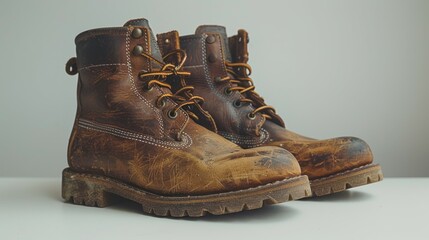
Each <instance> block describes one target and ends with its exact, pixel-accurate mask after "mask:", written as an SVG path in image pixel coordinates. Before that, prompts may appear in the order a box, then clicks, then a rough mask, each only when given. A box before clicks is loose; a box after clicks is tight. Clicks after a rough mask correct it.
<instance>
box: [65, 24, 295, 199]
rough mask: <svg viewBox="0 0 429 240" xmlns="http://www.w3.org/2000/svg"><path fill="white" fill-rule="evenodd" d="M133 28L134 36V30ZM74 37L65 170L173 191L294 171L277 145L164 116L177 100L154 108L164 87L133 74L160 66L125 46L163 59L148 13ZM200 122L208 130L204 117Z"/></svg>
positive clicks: (239, 184)
mask: <svg viewBox="0 0 429 240" xmlns="http://www.w3.org/2000/svg"><path fill="white" fill-rule="evenodd" d="M136 28H138V29H140V30H141V31H142V35H141V37H138V38H136V37H134V36H133V34H132V33H133V31H134V30H135V29H136ZM75 43H76V49H77V50H76V52H77V68H78V74H79V75H78V76H79V77H78V89H77V99H78V108H77V113H76V119H75V123H74V126H73V130H72V133H71V137H70V141H69V146H68V163H69V166H70V168H71V169H72V170H74V171H77V172H81V173H91V174H98V175H101V176H108V177H111V178H114V179H117V180H119V181H122V182H124V183H127V184H130V185H133V186H135V187H138V188H142V189H145V190H147V191H151V192H153V193H157V194H164V195H174V196H182V195H183V196H185V195H203V194H212V193H220V192H227V191H234V190H240V189H247V188H251V187H257V186H260V185H263V184H267V183H272V182H275V181H278V180H283V179H286V178H291V177H296V176H299V175H300V174H301V171H300V167H299V164H298V163H297V161H296V159H295V158H294V157H293V155H292V154H290V153H289V152H287V151H286V150H284V149H282V148H279V147H271V146H264V147H258V148H252V149H242V148H241V147H239V146H238V145H236V144H234V143H232V142H230V141H228V140H226V139H225V138H223V137H221V136H219V135H217V134H215V133H214V132H212V131H210V130H208V129H207V128H205V127H203V126H200V125H199V124H196V123H195V122H194V121H193V120H192V119H191V118H190V117H189V113H188V110H184V109H180V110H179V111H178V115H177V117H176V118H175V119H171V118H169V116H168V111H169V110H171V109H172V108H174V107H175V106H177V103H176V102H174V101H173V100H168V101H167V103H166V104H165V106H163V107H159V106H157V105H156V104H155V101H156V99H157V98H158V97H159V96H160V95H161V94H164V93H171V92H170V90H169V89H168V88H165V87H160V86H154V87H153V89H152V90H147V89H145V85H144V84H145V81H147V79H139V74H140V73H141V72H152V71H155V70H159V68H160V66H159V64H157V63H154V62H153V61H150V60H148V59H147V58H145V57H142V56H140V55H134V54H133V53H132V52H133V49H134V48H135V47H136V46H137V45H140V46H142V47H143V50H144V53H147V54H149V55H151V56H153V57H155V58H156V59H159V60H160V61H162V58H161V53H160V51H159V50H158V47H157V44H156V42H155V39H154V36H153V34H152V31H151V29H150V28H149V25H148V22H147V20H145V19H136V20H131V21H129V22H128V23H126V24H125V26H124V27H114V28H102V29H94V30H89V31H85V32H83V33H81V34H79V35H78V36H77V37H76V39H75ZM194 111H198V109H197V110H194ZM200 114H201V115H204V116H206V117H209V115H208V113H207V112H201V113H200ZM205 124H206V125H207V126H206V127H208V128H210V129H211V130H215V128H214V126H210V124H213V123H210V120H207V121H206V122H205ZM249 126H250V122H249ZM178 136H181V137H180V138H178Z"/></svg>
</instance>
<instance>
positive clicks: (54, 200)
mask: <svg viewBox="0 0 429 240" xmlns="http://www.w3.org/2000/svg"><path fill="white" fill-rule="evenodd" d="M60 183H61V180H60V179H40V178H39V179H34V178H27V179H11V178H0V239H3V240H9V239H42V238H43V239H74V240H76V239H103V240H108V239H188V240H190V239H199V240H201V239H204V240H206V239H237V240H238V239H268V238H276V239H291V240H292V239H332V240H333V239H342V240H344V239H360V240H361V239H376V238H377V239H429V236H428V234H427V228H428V224H427V217H428V214H429V191H428V190H429V189H428V185H429V178H420V179H417V178H413V179H410V178H408V179H385V180H384V181H382V182H380V183H377V184H372V185H368V186H365V187H361V188H356V189H354V190H349V191H346V192H343V193H339V194H335V195H331V196H327V197H322V198H315V199H307V200H301V201H294V202H289V203H284V204H280V205H274V206H268V207H265V208H263V209H260V210H255V211H248V212H243V213H239V214H234V215H224V216H208V217H204V218H198V219H190V218H185V219H169V218H158V217H152V216H148V215H144V214H143V213H142V211H141V209H140V206H139V205H137V204H134V203H132V202H124V203H120V204H118V205H116V206H112V207H108V208H93V207H85V206H79V205H73V204H67V203H64V202H63V201H62V200H61V198H60V185H61V184H60Z"/></svg>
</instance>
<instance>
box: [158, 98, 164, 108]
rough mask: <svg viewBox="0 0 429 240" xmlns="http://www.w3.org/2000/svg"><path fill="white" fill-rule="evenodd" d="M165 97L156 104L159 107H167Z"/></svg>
mask: <svg viewBox="0 0 429 240" xmlns="http://www.w3.org/2000/svg"><path fill="white" fill-rule="evenodd" d="M165 102H166V101H165V99H163V100H162V101H161V102H160V103H157V104H156V106H157V107H158V108H163V107H165Z"/></svg>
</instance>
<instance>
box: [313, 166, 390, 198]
mask: <svg viewBox="0 0 429 240" xmlns="http://www.w3.org/2000/svg"><path fill="white" fill-rule="evenodd" d="M381 180H383V173H382V172H381V167H380V165H378V164H368V165H365V166H361V167H358V168H355V169H351V170H348V171H345V172H342V173H338V174H335V175H332V176H328V177H324V178H320V179H315V180H312V181H310V184H311V191H312V193H313V196H324V195H328V194H332V193H337V192H342V191H345V190H347V189H349V188H355V187H359V186H362V185H367V184H371V183H375V182H379V181H381Z"/></svg>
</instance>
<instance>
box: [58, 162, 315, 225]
mask: <svg viewBox="0 0 429 240" xmlns="http://www.w3.org/2000/svg"><path fill="white" fill-rule="evenodd" d="M118 196H119V197H118ZM308 196H311V189H310V184H309V181H308V177H307V176H299V177H295V178H290V179H285V180H282V181H277V182H274V183H270V184H266V185H263V186H258V187H255V188H249V189H245V190H239V191H231V192H225V193H218V194H209V195H200V196H180V197H175V196H161V195H157V194H154V193H150V192H147V191H145V190H143V189H140V188H136V187H134V186H131V185H129V184H126V183H123V182H120V181H118V180H115V179H112V178H109V177H105V176H97V175H93V174H83V173H77V172H74V171H72V170H70V169H69V168H66V169H64V171H63V180H62V197H63V198H64V199H65V200H66V201H68V202H72V203H75V204H80V205H86V206H93V207H94V206H96V207H106V206H109V205H111V204H112V203H114V202H116V201H118V200H120V197H122V198H126V199H130V200H132V201H134V202H137V203H139V204H141V205H142V206H143V211H144V212H146V213H148V214H153V215H156V216H171V217H186V216H189V217H201V216H204V215H206V214H207V213H210V214H213V215H222V214H228V213H235V212H241V211H243V210H252V209H257V208H261V207H263V206H264V205H268V204H276V203H281V202H286V201H290V200H296V199H300V198H304V197H308Z"/></svg>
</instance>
